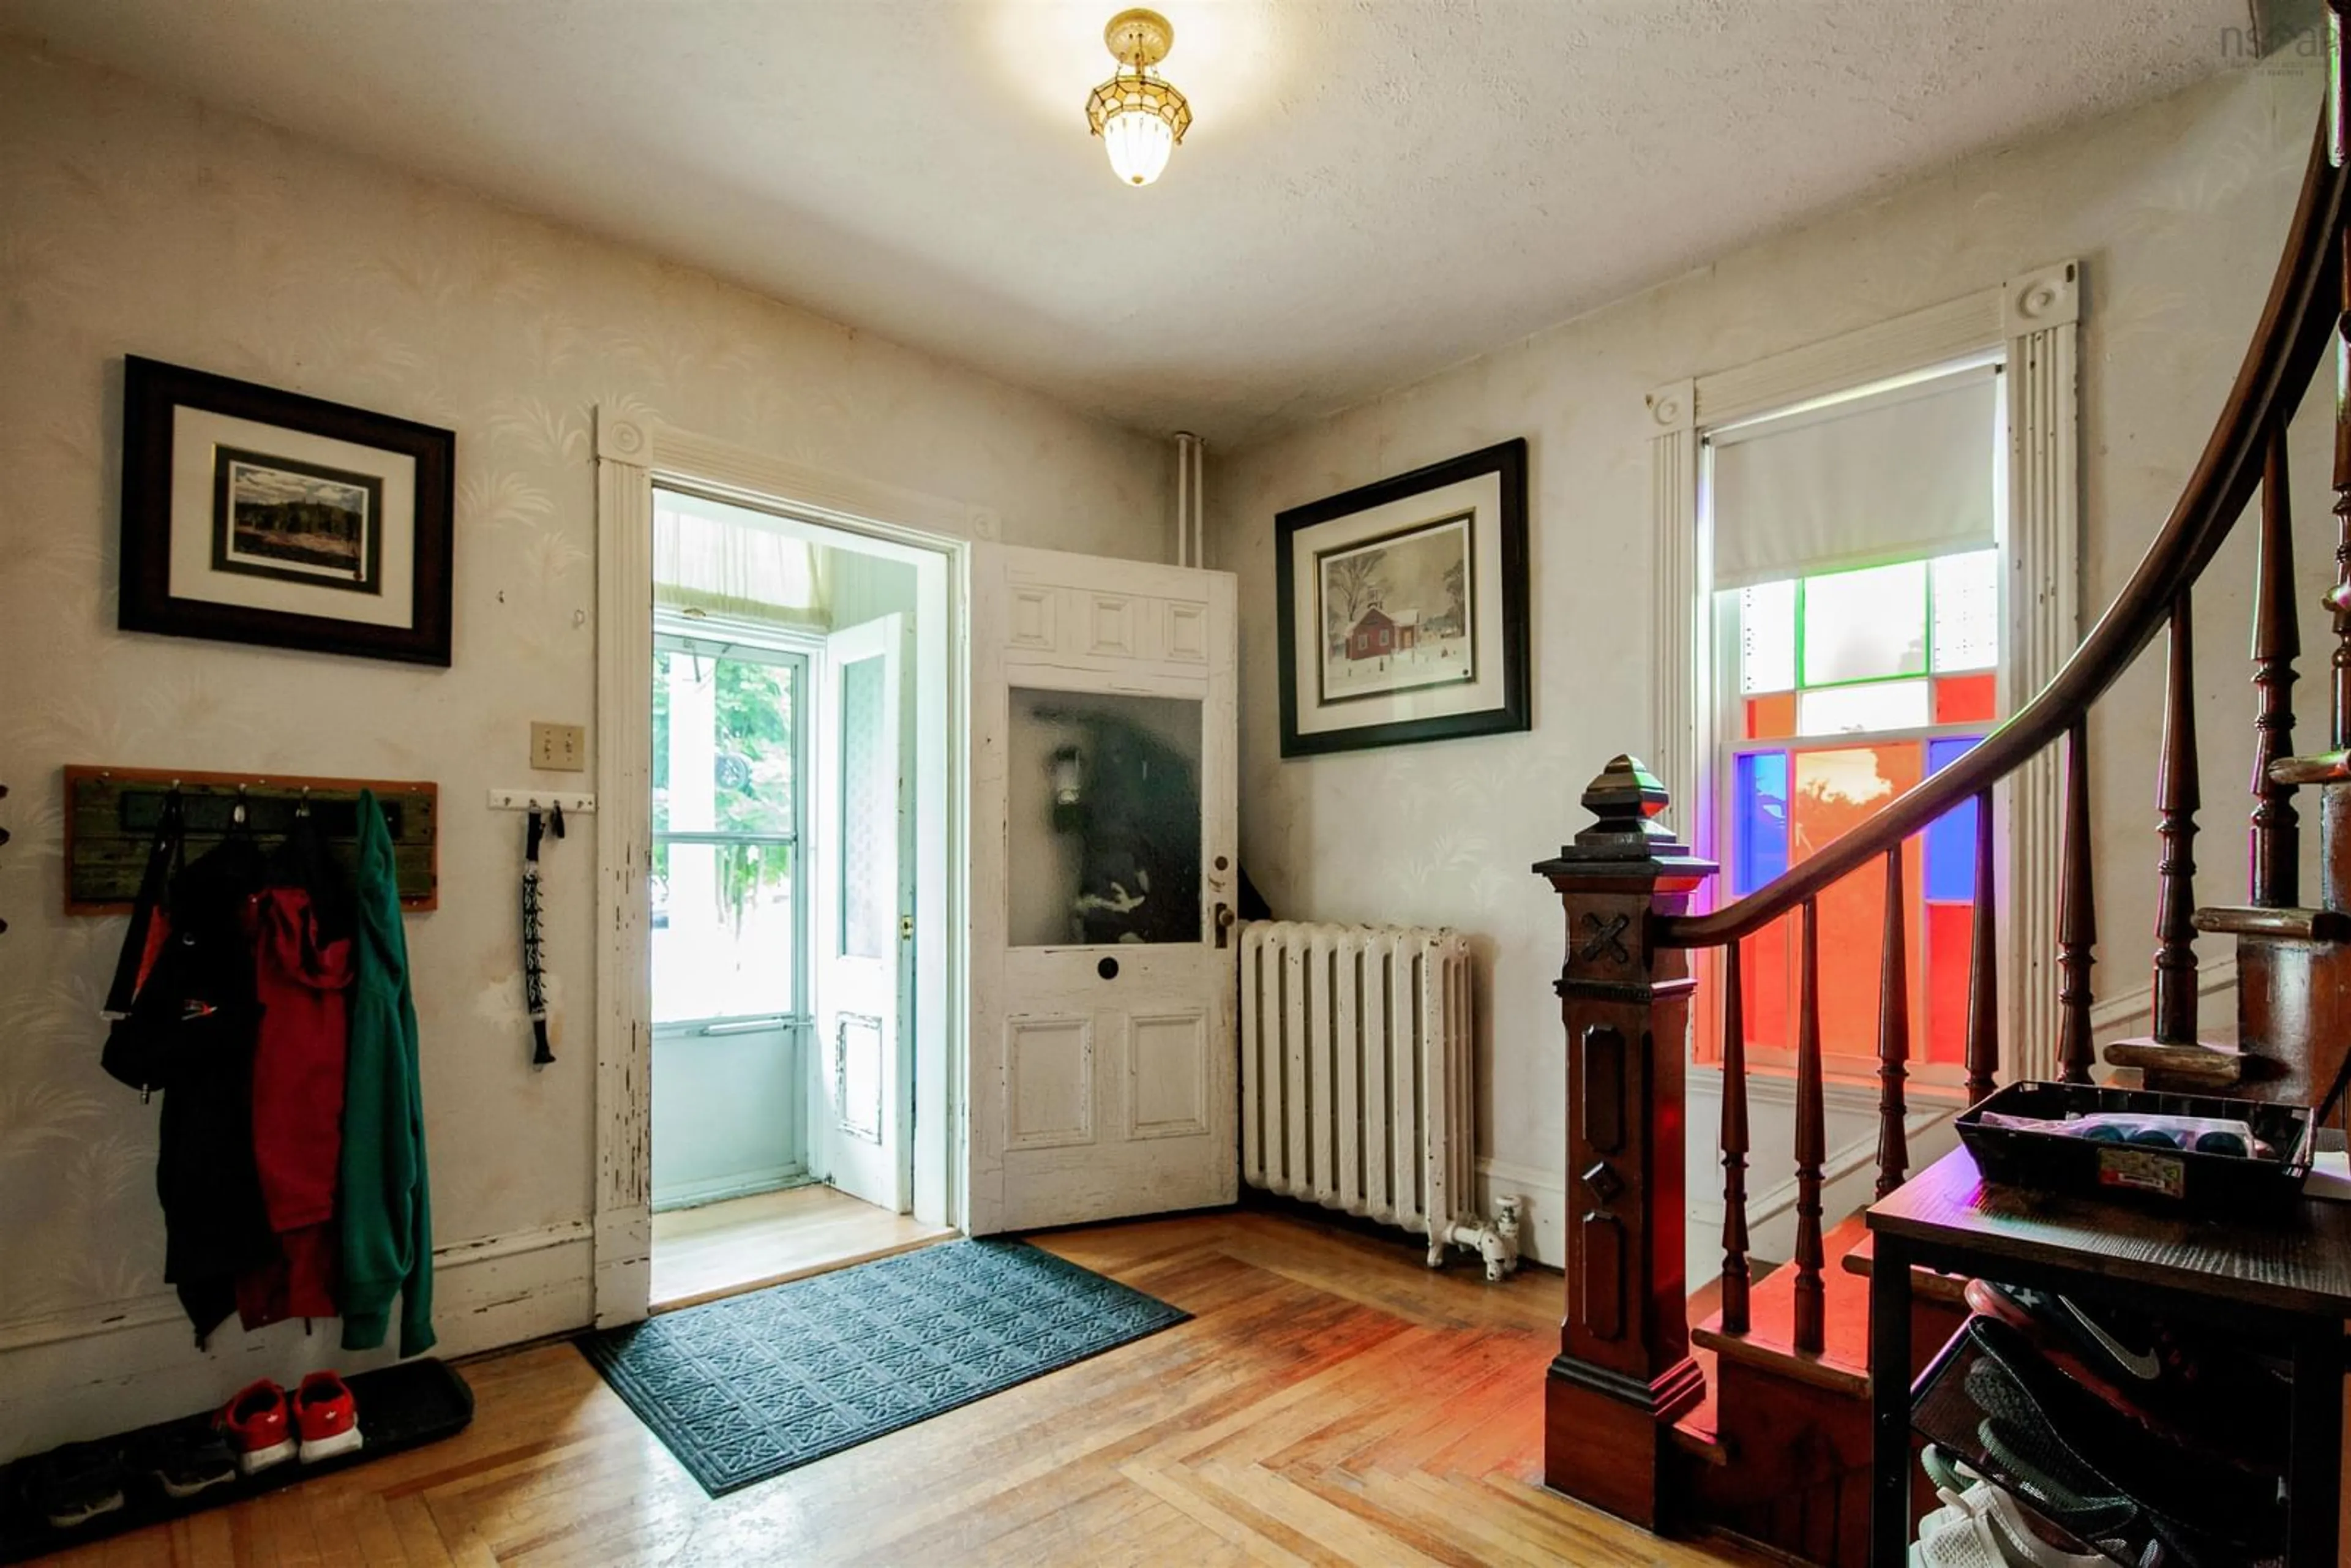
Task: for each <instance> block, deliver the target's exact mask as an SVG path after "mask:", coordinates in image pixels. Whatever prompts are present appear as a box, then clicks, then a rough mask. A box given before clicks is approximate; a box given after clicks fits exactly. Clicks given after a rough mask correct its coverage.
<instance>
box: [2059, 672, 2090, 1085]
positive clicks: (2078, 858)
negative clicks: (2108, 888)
mask: <svg viewBox="0 0 2351 1568" xmlns="http://www.w3.org/2000/svg"><path fill="white" fill-rule="evenodd" d="M2089 747H2090V732H2089V726H2088V724H2087V723H2086V722H2085V720H2082V719H2078V718H2077V719H2075V720H2074V727H2073V729H2072V730H2071V731H2069V732H2068V733H2067V734H2066V737H2065V847H2064V860H2063V862H2062V863H2061V864H2060V866H2059V868H2058V873H2057V882H2058V893H2057V1009H2058V1023H2057V1076H2058V1077H2059V1078H2060V1079H2061V1080H2063V1081H2064V1082H2067V1083H2087V1082H2090V1064H2091V1063H2092V1062H2094V1061H2096V1060H2097V1047H2096V1046H2095V1045H2094V1044H2093V1043H2092V1042H2091V1039H2090V1004H2091V1002H2092V1000H2093V999H2094V998H2093V997H2092V995H2091V991H2090V966H2091V965H2093V964H2095V963H2096V962H2097V959H2096V958H2095V956H2092V949H2093V948H2095V947H2096V946H2097V945H2098V903H2097V898H2096V896H2095V894H2093V893H2092V892H2091V886H2090V750H2089Z"/></svg>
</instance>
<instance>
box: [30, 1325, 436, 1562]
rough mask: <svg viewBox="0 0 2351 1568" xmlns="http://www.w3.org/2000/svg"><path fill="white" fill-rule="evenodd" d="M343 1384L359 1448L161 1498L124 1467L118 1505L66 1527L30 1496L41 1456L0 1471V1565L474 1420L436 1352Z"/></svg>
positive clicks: (121, 1441) (241, 1495) (418, 1442)
mask: <svg viewBox="0 0 2351 1568" xmlns="http://www.w3.org/2000/svg"><path fill="white" fill-rule="evenodd" d="M344 1381H345V1382H346V1383H348V1384H350V1390H351V1402H352V1403H353V1404H354V1405H355V1406H358V1408H359V1417H360V1435H361V1437H362V1439H363V1441H362V1445H361V1446H360V1448H356V1449H354V1450H352V1451H351V1452H350V1453H348V1454H339V1455H337V1456H336V1457H335V1458H331V1459H321V1460H319V1462H318V1463H317V1464H313V1465H306V1464H303V1463H301V1462H300V1461H299V1460H292V1459H289V1460H287V1462H286V1463H284V1464H281V1465H273V1466H271V1467H270V1468H269V1469H266V1470H264V1471H262V1472H261V1473H260V1474H259V1475H256V1476H244V1475H241V1476H239V1477H237V1478H236V1479H235V1480H233V1481H225V1482H223V1483H222V1484H221V1485H219V1486H216V1487H211V1488H207V1489H206V1490H204V1491H201V1492H198V1493H197V1494H196V1495H195V1496H193V1497H191V1498H168V1497H165V1496H164V1495H163V1489H162V1487H161V1486H159V1485H157V1484H156V1482H155V1479H154V1478H153V1477H152V1476H149V1475H143V1474H133V1473H131V1472H128V1471H126V1472H125V1473H124V1475H123V1478H122V1506H121V1507H120V1508H118V1509H115V1510H113V1511H110V1512H108V1513H101V1514H99V1515H98V1516H96V1517H95V1518H92V1519H89V1520H87V1521H84V1522H82V1523H80V1524H77V1525H74V1526H72V1527H70V1528H69V1529H65V1530H59V1529H57V1528H55V1527H54V1526H52V1525H51V1524H50V1523H49V1521H47V1519H46V1518H45V1517H43V1515H42V1512H41V1511H40V1510H39V1509H38V1508H37V1507H36V1506H34V1502H33V1500H32V1498H31V1497H30V1495H29V1494H28V1491H27V1483H28V1482H29V1481H30V1480H31V1479H32V1478H33V1476H34V1475H35V1473H36V1470H37V1466H38V1465H39V1463H40V1461H41V1459H42V1458H43V1457H44V1456H42V1455H40V1454H32V1455H28V1456H26V1458H21V1459H18V1460H16V1462H14V1463H13V1464H10V1465H9V1466H7V1467H6V1468H5V1469H0V1563H21V1562H23V1561H25V1560H26V1559H27V1558H31V1557H38V1556H40V1555H42V1554H43V1553H45V1552H64V1551H68V1550H70V1549H71V1548H73V1547H77V1546H80V1545H83V1544H84V1543H86V1542H92V1541H104V1540H106V1539H107V1538H108V1537H109V1536H114V1535H121V1534H125V1533H127V1532H129V1531H133V1530H143V1529H145V1528H146V1527H147V1526H149V1525H151V1524H163V1523H167V1522H169V1521H172V1520H174V1519H180V1518H183V1517H185V1516H186V1515H188V1514H192V1513H201V1512H203V1511H204V1510H206V1509H208V1508H218V1507H220V1506H221V1505H222V1504H223V1503H231V1502H238V1501H242V1500H245V1499H246V1498H249V1497H259V1496H260V1495H262V1494H263V1493H264V1492H271V1491H276V1490H277V1489H278V1488H280V1487H285V1486H291V1485H293V1484H294V1483H295V1482H297V1481H301V1480H307V1479H309V1478H310V1477H312V1476H324V1475H332V1474H334V1473H335V1472H336V1471H338V1470H345V1469H350V1468H351V1467H352V1466H354V1465H363V1464H366V1463H367V1462H368V1461H369V1460H370V1459H380V1458H383V1457H384V1456H385V1455H387V1454H397V1453H402V1452H403V1451H405V1450H407V1449H410V1448H422V1447H423V1446H424V1445H425V1444H427V1443H437V1442H439V1441H440V1440H441V1439H442V1438H444V1437H455V1436H456V1435H457V1434H458V1433H459V1432H462V1431H464V1430H465V1427H466V1426H467V1425H468V1424H469V1423H470V1422H472V1420H473V1419H474V1391H473V1390H472V1389H471V1388H470V1387H468V1386H466V1384H465V1379H464V1378H463V1377H461V1376H459V1375H457V1373H456V1371H455V1368H453V1367H451V1366H450V1365H448V1364H447V1363H445V1362H443V1361H440V1360H437V1359H435V1358H433V1357H429V1356H428V1357H426V1358H425V1359H423V1360H421V1361H411V1362H403V1363H402V1364H400V1365H397V1366H387V1367H384V1368H382V1369H381V1370H380V1371H376V1372H362V1373H360V1374H359V1375H357V1376H354V1377H350V1378H346V1379H345V1380H344ZM194 1414H195V1415H197V1416H201V1415H203V1414H205V1412H196V1413H194ZM190 1419H193V1416H176V1417H174V1418H173V1419H172V1420H169V1421H159V1422H157V1423H156V1424H155V1425H154V1426H152V1427H139V1428H138V1429H136V1430H134V1431H130V1432H123V1433H120V1434H118V1435H117V1436H115V1437H110V1438H106V1439H103V1441H105V1442H107V1443H109V1444H110V1445H111V1446H113V1447H114V1448H116V1449H117V1450H118V1451H130V1450H132V1449H134V1448H136V1447H137V1445H139V1444H140V1443H141V1441H142V1440H144V1439H146V1438H148V1437H152V1436H153V1435H155V1434H158V1433H161V1432H162V1431H163V1430H165V1429H166V1428H169V1427H176V1426H179V1425H180V1424H181V1423H182V1422H183V1421H186V1420H190Z"/></svg>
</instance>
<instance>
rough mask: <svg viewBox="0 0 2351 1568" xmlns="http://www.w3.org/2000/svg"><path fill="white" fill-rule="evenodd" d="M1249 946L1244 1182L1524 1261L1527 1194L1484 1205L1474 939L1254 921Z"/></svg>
mask: <svg viewBox="0 0 2351 1568" xmlns="http://www.w3.org/2000/svg"><path fill="white" fill-rule="evenodd" d="M1240 958H1241V1178H1242V1179H1243V1180H1244V1181H1247V1182H1248V1183H1249V1185H1250V1186H1255V1187H1261V1188H1263V1189H1264V1190H1266V1191H1268V1192H1276V1193H1280V1194H1281V1195H1283V1196H1284V1197H1295V1198H1302V1199H1305V1200H1307V1201H1309V1202H1312V1203H1319V1204H1322V1205H1324V1206H1325V1207H1331V1208H1342V1209H1345V1210H1346V1211H1347V1212H1348V1213H1350V1214H1362V1215H1368V1216H1370V1217H1371V1218H1374V1219H1377V1220H1381V1221H1383V1222H1384V1223H1388V1224H1394V1225H1400V1226H1402V1227H1404V1228H1405V1229H1406V1230H1408V1231H1411V1232H1412V1233H1414V1234H1415V1235H1420V1236H1426V1237H1427V1238H1428V1263H1429V1267H1430V1268H1432V1269H1433V1268H1435V1267H1437V1265H1438V1264H1439V1263H1441V1262H1443V1261H1444V1260H1445V1249H1446V1247H1447V1244H1448V1243H1453V1244H1458V1245H1460V1246H1464V1247H1472V1248H1475V1249H1477V1250H1478V1251H1479V1254H1480V1255H1481V1256H1482V1257H1483V1258H1484V1259H1485V1260H1486V1274H1487V1277H1488V1278H1489V1279H1497V1280H1499V1279H1500V1278H1501V1277H1502V1276H1503V1275H1504V1274H1507V1273H1509V1272H1510V1270H1513V1269H1515V1268H1517V1267H1518V1262H1519V1205H1518V1200H1517V1199H1516V1198H1514V1197H1504V1198H1497V1199H1496V1200H1495V1208H1496V1214H1495V1217H1494V1218H1493V1220H1492V1221H1491V1222H1490V1223H1489V1222H1488V1221H1487V1220H1485V1219H1484V1218H1481V1217H1479V1214H1478V1213H1477V1202H1478V1181H1477V1166H1476V1161H1477V1149H1478V1134H1477V1091H1476V1083H1475V1081H1474V1074H1473V1071H1472V1066H1473V1063H1472V1056H1471V1053H1472V1051H1473V1050H1474V1049H1475V1047H1474V1043H1473V1042H1474V1040H1475V1038H1476V1037H1475V1034H1474V1032H1473V1031H1472V1030H1471V1027H1470V1024H1471V1019H1470V1006H1469V979H1470V977H1469V943H1468V939H1467V938H1466V937H1464V936H1461V935H1460V934H1459V933H1458V932H1455V931H1449V930H1439V929H1433V928H1430V927H1426V926H1404V925H1306V924H1303V923H1300V922H1295V921H1283V920H1274V921H1252V922H1250V923H1249V924H1248V925H1244V926H1242V927H1241V946H1240Z"/></svg>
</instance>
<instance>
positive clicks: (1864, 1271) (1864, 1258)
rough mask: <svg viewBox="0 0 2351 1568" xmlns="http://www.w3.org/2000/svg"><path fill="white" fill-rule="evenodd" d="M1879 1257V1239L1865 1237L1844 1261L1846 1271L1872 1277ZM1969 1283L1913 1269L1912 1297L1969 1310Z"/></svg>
mask: <svg viewBox="0 0 2351 1568" xmlns="http://www.w3.org/2000/svg"><path fill="white" fill-rule="evenodd" d="M1876 1258H1877V1238H1876V1237H1875V1236H1864V1237H1863V1238H1862V1239H1861V1244H1860V1245H1859V1246H1857V1247H1855V1249H1853V1250H1852V1251H1850V1252H1848V1253H1846V1254H1845V1255H1844V1260H1843V1263H1844V1271H1845V1272H1846V1273H1848V1274H1858V1275H1860V1276H1861V1277H1862V1278H1863V1279H1865V1280H1866V1279H1868V1278H1869V1276H1870V1274H1871V1272H1872V1270H1874V1269H1875V1267H1876ZM1967 1289H1968V1282H1967V1280H1966V1279H1965V1278H1964V1277H1962V1276H1960V1275H1958V1274H1938V1273H1937V1272H1936V1271H1935V1270H1932V1269H1919V1268H1913V1269H1912V1270H1910V1296H1911V1299H1912V1300H1913V1301H1947V1302H1949V1304H1951V1305H1952V1306H1955V1307H1959V1308H1961V1309H1963V1310H1964V1309H1965V1308H1966V1306H1967V1304H1968V1302H1967Z"/></svg>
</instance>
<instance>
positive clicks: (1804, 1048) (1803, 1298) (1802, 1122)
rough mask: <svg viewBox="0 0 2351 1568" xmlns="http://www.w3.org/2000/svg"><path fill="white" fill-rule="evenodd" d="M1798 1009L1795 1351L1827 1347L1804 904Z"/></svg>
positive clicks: (1811, 945) (1811, 938) (1820, 1121)
mask: <svg viewBox="0 0 2351 1568" xmlns="http://www.w3.org/2000/svg"><path fill="white" fill-rule="evenodd" d="M1799 987H1800V989H1799V992H1798V1001H1797V1004H1796V1348H1797V1349H1798V1350H1809V1351H1817V1350H1820V1349H1821V1348H1823V1345H1825V1344H1826V1343H1827V1331H1828V1323H1827V1320H1826V1316H1825V1312H1824V1300H1823V1286H1822V1283H1821V1268H1822V1266H1823V1264H1824V1263H1825V1262H1826V1261H1827V1255H1826V1253H1825V1252H1824V1251H1823V1249H1822V1247H1821V1166H1822V1165H1823V1163H1824V1162H1825V1161H1826V1160H1827V1159H1828V1113H1827V1109H1826V1107H1825V1105H1824V1103H1823V1097H1822V1088H1821V912H1820V908H1819V905H1818V904H1817V903H1816V902H1815V901H1814V900H1813V899H1809V898H1808V899H1806V900H1804V935H1803V967H1802V976H1801V977H1800V979H1799Z"/></svg>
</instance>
